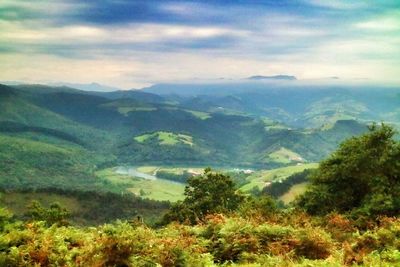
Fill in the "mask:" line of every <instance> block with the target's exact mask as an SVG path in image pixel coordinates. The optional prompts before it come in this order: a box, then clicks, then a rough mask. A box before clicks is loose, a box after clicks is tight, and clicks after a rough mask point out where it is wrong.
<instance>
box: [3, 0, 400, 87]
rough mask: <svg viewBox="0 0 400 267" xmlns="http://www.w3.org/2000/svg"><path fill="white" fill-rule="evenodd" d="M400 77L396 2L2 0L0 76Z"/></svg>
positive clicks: (114, 79)
mask: <svg viewBox="0 0 400 267" xmlns="http://www.w3.org/2000/svg"><path fill="white" fill-rule="evenodd" d="M258 74H262V75H276V74H290V75H295V76H297V78H299V79H304V80H312V79H321V78H327V77H332V76H337V77H340V78H341V79H345V80H346V79H348V80H358V79H359V80H365V79H368V81H373V82H379V83H396V84H400V1H399V0H387V1H383V0H381V1H379V0H376V1H347V0H343V1H339V0H320V1H319V0H291V1H289V0H281V1H278V0H264V1H261V0H260V1H256V0H248V1H240V0H237V1H227V0H220V1H217V0H215V1H211V0H203V1H169V0H159V1H158V0H142V1H134V0H86V1H78V0H35V1H32V0H1V1H0V80H3V81H5V80H7V81H12V80H15V81H24V82H35V83H48V82H73V83H90V82H99V83H103V84H107V85H112V86H118V87H122V88H138V87H141V86H146V85H149V84H152V83H157V82H167V81H180V80H186V81H187V80H192V79H218V78H220V77H225V78H230V79H239V78H243V77H247V76H251V75H258Z"/></svg>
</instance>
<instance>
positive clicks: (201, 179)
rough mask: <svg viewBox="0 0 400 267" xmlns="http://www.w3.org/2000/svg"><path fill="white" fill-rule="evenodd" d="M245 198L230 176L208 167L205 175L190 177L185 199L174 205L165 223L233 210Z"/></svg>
mask: <svg viewBox="0 0 400 267" xmlns="http://www.w3.org/2000/svg"><path fill="white" fill-rule="evenodd" d="M243 199H244V197H243V196H242V195H241V194H239V193H238V192H236V188H235V184H234V183H233V181H232V180H231V178H230V177H229V176H227V175H224V174H221V173H215V172H212V171H211V169H209V168H207V169H205V170H204V175H199V176H194V177H191V178H189V180H188V185H187V186H186V188H185V199H184V200H183V201H181V202H178V203H176V204H175V205H173V207H172V208H171V210H170V212H168V213H167V214H166V215H165V216H164V223H168V222H171V221H179V222H183V221H186V220H187V221H189V222H190V223H195V222H197V221H199V220H202V219H204V218H205V216H206V215H208V214H212V213H226V212H229V211H233V210H235V209H237V208H238V206H239V205H240V203H241V202H242V201H243Z"/></svg>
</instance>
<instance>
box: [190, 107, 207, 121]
mask: <svg viewBox="0 0 400 267" xmlns="http://www.w3.org/2000/svg"><path fill="white" fill-rule="evenodd" d="M184 111H186V112H189V113H190V114H192V115H193V116H195V117H196V118H199V119H200V120H206V119H209V118H211V115H210V114H209V113H207V112H202V111H196V110H190V109H185V110H184Z"/></svg>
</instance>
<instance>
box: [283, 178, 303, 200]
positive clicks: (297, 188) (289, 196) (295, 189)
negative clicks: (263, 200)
mask: <svg viewBox="0 0 400 267" xmlns="http://www.w3.org/2000/svg"><path fill="white" fill-rule="evenodd" d="M307 185H308V183H306V182H305V183H300V184H296V185H294V186H292V187H291V188H290V190H289V192H286V193H285V194H284V195H282V196H281V197H280V198H279V200H282V201H283V203H285V204H289V203H290V202H292V201H293V200H294V199H295V198H296V197H297V196H299V195H301V194H303V193H304V192H305V191H306V189H307Z"/></svg>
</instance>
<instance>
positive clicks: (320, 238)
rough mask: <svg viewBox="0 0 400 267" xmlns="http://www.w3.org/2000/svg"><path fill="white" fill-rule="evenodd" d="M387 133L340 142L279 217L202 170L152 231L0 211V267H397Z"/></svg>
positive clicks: (394, 153) (399, 225)
mask: <svg viewBox="0 0 400 267" xmlns="http://www.w3.org/2000/svg"><path fill="white" fill-rule="evenodd" d="M393 135H394V132H393V130H392V128H390V127H387V126H385V125H383V126H382V127H376V126H375V127H372V128H371V131H370V132H369V133H367V134H364V135H362V136H360V137H357V138H352V139H350V140H348V141H346V142H345V143H343V144H342V145H341V147H340V148H339V150H338V151H336V152H335V153H334V154H333V155H332V156H331V157H330V158H328V159H327V160H325V161H323V162H322V163H321V165H320V167H319V168H318V169H317V170H316V171H315V172H313V174H312V178H311V180H310V187H309V189H308V191H307V192H306V193H305V194H304V195H303V196H302V197H300V198H299V199H298V200H297V201H296V202H295V204H294V205H293V206H292V207H290V208H286V209H280V208H278V206H277V205H276V203H275V201H274V200H273V199H272V198H270V197H268V196H263V197H259V198H246V197H244V196H242V195H241V194H240V193H239V192H237V191H235V186H234V184H233V182H232V180H231V179H230V178H229V176H227V175H223V174H219V173H215V172H212V171H211V170H205V174H204V175H203V176H197V177H193V178H189V179H188V186H187V187H186V190H185V197H186V198H185V200H183V201H182V202H178V203H176V204H175V205H174V206H173V207H172V208H171V209H170V211H169V213H167V214H166V215H165V216H164V219H163V226H159V227H158V228H150V227H148V226H146V225H145V224H143V223H142V222H141V221H140V220H136V219H134V220H130V221H117V222H115V223H113V224H106V225H103V226H99V227H89V228H77V227H72V226H68V223H67V221H66V220H67V215H68V213H67V212H66V211H65V210H64V209H62V208H61V207H60V206H58V205H52V206H51V207H50V208H48V209H46V208H43V207H40V206H38V205H34V206H33V207H31V211H32V212H31V213H30V215H31V216H30V218H31V219H30V220H28V221H25V222H22V221H18V220H15V219H14V218H13V217H12V215H11V214H9V212H7V210H5V209H1V211H0V231H1V232H2V235H1V236H0V265H1V266H35V265H36V266H343V265H348V266H354V265H363V266H398V265H399V264H400V242H399V240H400V219H399V218H398V217H397V216H398V215H399V211H400V206H399V202H398V201H397V199H398V196H397V194H398V192H399V191H398V190H397V189H398V187H399V185H400V179H399V173H400V165H399V164H400V163H399V155H400V154H399V151H400V143H399V142H397V141H395V140H394V139H393ZM363 168H368V169H365V172H364V169H363ZM353 180H355V181H356V182H357V183H358V184H357V186H358V187H355V185H354V183H353V182H352V181H353ZM345 193H346V194H350V195H343V194H345ZM317 197H319V198H320V199H321V201H319V202H318V201H316V200H317ZM327 205H330V206H327Z"/></svg>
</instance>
